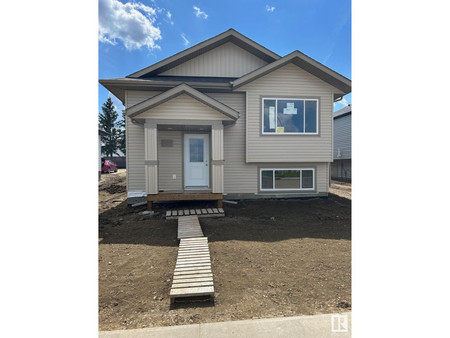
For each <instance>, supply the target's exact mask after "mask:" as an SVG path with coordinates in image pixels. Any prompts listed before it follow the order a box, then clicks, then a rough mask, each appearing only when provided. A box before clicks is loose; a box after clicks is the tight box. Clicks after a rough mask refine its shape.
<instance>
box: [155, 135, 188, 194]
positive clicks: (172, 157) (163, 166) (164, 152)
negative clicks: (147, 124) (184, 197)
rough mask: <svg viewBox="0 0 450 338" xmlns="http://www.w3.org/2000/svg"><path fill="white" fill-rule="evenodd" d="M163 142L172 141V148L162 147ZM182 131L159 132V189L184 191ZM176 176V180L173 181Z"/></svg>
mask: <svg viewBox="0 0 450 338" xmlns="http://www.w3.org/2000/svg"><path fill="white" fill-rule="evenodd" d="M162 140H171V141H172V147H162V146H161V142H162ZM182 144H183V142H182V133H181V131H161V130H158V161H159V189H160V190H182V189H183V148H182ZM173 175H176V179H173Z"/></svg>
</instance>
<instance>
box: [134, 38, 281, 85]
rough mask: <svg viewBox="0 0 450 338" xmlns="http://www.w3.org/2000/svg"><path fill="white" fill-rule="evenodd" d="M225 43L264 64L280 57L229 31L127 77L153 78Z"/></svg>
mask: <svg viewBox="0 0 450 338" xmlns="http://www.w3.org/2000/svg"><path fill="white" fill-rule="evenodd" d="M227 42H231V43H233V44H234V45H236V46H238V47H240V48H242V49H244V50H246V51H247V52H249V53H251V54H253V55H254V56H256V57H258V58H260V59H261V60H263V61H265V62H266V63H270V62H273V61H275V60H278V59H279V58H280V56H279V55H278V54H276V53H274V52H272V51H271V50H269V49H267V48H265V47H263V46H261V45H259V44H257V43H256V42H254V41H253V40H250V39H249V38H247V37H246V36H244V35H242V34H241V33H239V32H237V31H235V30H234V29H229V30H227V31H225V32H223V33H221V34H219V35H216V36H215V37H213V38H211V39H208V40H206V41H204V42H201V43H199V44H197V45H195V46H193V47H191V48H188V49H186V50H183V51H181V52H180V53H178V54H175V55H173V56H171V57H168V58H166V59H164V60H162V61H160V62H157V63H155V64H154V65H151V66H149V67H146V68H144V69H141V70H139V71H137V72H135V73H133V74H130V75H128V76H127V77H131V78H145V77H149V76H155V75H158V74H161V73H163V72H166V71H168V70H169V69H172V68H174V67H176V66H178V65H181V64H182V63H185V62H187V61H189V60H192V59H194V58H196V57H198V56H199V55H201V54H204V53H206V52H209V51H211V50H213V49H215V48H217V47H219V46H221V45H223V44H225V43H227Z"/></svg>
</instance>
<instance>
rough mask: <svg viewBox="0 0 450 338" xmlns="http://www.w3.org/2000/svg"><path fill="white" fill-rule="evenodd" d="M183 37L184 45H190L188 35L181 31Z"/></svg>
mask: <svg viewBox="0 0 450 338" xmlns="http://www.w3.org/2000/svg"><path fill="white" fill-rule="evenodd" d="M181 37H182V38H183V42H184V45H185V46H187V45H189V40H188V39H186V35H184V33H181Z"/></svg>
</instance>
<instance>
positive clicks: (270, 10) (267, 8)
mask: <svg viewBox="0 0 450 338" xmlns="http://www.w3.org/2000/svg"><path fill="white" fill-rule="evenodd" d="M274 10H275V7H274V6H269V5H266V11H268V12H271V13H272V12H273V11H274Z"/></svg>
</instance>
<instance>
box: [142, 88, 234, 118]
mask: <svg viewBox="0 0 450 338" xmlns="http://www.w3.org/2000/svg"><path fill="white" fill-rule="evenodd" d="M139 118H141V119H143V118H146V119H171V120H180V119H190V120H217V121H221V120H231V118H230V117H228V116H225V115H224V114H222V113H220V112H218V111H217V110H215V109H213V108H211V107H209V106H207V105H206V104H203V103H201V102H199V101H198V100H196V99H194V98H192V97H190V96H189V95H186V94H182V95H179V96H177V97H175V98H173V99H171V100H169V101H167V102H164V103H163V104H161V105H159V106H156V107H154V108H152V109H150V110H148V111H146V112H143V113H142V114H139Z"/></svg>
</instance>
